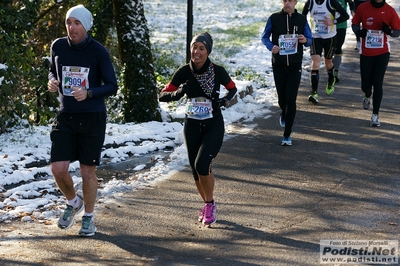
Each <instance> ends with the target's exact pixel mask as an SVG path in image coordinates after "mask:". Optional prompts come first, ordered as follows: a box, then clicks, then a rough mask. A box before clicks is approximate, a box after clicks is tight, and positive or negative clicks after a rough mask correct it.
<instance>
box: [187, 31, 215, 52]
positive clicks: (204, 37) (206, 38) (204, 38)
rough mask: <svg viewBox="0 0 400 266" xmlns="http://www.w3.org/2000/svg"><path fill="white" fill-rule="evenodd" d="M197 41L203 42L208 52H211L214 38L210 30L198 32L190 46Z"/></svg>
mask: <svg viewBox="0 0 400 266" xmlns="http://www.w3.org/2000/svg"><path fill="white" fill-rule="evenodd" d="M195 42H201V43H203V44H204V45H205V47H206V49H207V52H208V54H211V51H212V46H213V40H212V37H211V35H210V34H209V33H208V32H204V33H200V34H197V35H196V36H194V37H193V39H192V41H191V43H190V47H192V46H193V44H194V43H195Z"/></svg>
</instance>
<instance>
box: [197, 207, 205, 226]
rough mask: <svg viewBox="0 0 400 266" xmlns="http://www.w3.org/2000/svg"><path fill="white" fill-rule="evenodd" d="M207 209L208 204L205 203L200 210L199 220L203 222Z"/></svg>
mask: <svg viewBox="0 0 400 266" xmlns="http://www.w3.org/2000/svg"><path fill="white" fill-rule="evenodd" d="M205 209H206V205H204V207H203V209H201V211H199V219H197V220H198V221H199V222H203V218H204V211H205Z"/></svg>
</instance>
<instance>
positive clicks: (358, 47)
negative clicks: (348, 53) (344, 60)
mask: <svg viewBox="0 0 400 266" xmlns="http://www.w3.org/2000/svg"><path fill="white" fill-rule="evenodd" d="M360 47H361V44H360V42H357V44H356V47H354V50H356V51H359V50H360Z"/></svg>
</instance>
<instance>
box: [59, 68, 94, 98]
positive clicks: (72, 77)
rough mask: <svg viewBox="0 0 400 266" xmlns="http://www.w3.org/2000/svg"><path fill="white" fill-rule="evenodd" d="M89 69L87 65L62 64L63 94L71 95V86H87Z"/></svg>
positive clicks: (83, 87)
mask: <svg viewBox="0 0 400 266" xmlns="http://www.w3.org/2000/svg"><path fill="white" fill-rule="evenodd" d="M89 70H90V68H88V67H73V66H63V68H62V83H61V86H62V91H63V95H64V96H73V95H72V92H73V90H72V87H79V88H82V89H88V88H89V79H88V76H89Z"/></svg>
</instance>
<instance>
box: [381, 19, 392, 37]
mask: <svg viewBox="0 0 400 266" xmlns="http://www.w3.org/2000/svg"><path fill="white" fill-rule="evenodd" d="M382 31H383V32H384V33H386V34H387V35H389V36H391V35H392V29H391V28H390V27H389V25H388V24H386V23H385V22H382Z"/></svg>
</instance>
